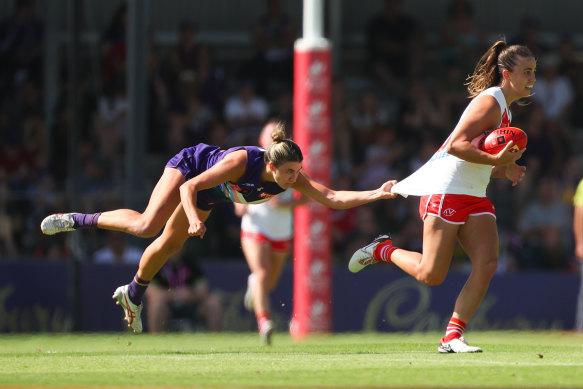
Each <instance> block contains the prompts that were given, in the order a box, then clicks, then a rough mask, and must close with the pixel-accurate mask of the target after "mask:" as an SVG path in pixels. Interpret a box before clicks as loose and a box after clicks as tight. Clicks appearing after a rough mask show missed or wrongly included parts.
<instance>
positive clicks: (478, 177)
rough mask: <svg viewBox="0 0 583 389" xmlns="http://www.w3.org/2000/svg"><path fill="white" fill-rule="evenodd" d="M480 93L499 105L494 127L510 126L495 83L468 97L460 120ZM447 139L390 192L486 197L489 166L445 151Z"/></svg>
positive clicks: (506, 111) (503, 102)
mask: <svg viewBox="0 0 583 389" xmlns="http://www.w3.org/2000/svg"><path fill="white" fill-rule="evenodd" d="M483 95H489V96H492V97H494V98H495V99H496V101H497V102H498V105H500V123H499V124H498V126H497V127H496V128H502V127H508V126H510V121H511V120H512V116H511V113H510V110H509V109H508V105H507V104H506V98H505V97H504V93H502V89H500V87H497V86H496V87H491V88H488V89H486V90H485V91H483V92H482V93H480V94H479V95H478V96H476V97H475V98H474V99H472V101H470V104H468V106H467V107H466V109H465V110H464V112H463V114H462V116H461V118H460V122H461V121H462V120H463V118H464V116H465V115H466V113H467V111H468V109H469V107H471V106H472V104H474V102H475V101H476V99H478V98H479V97H481V96H483ZM458 124H459V122H458ZM456 127H457V126H456ZM488 132H490V131H488ZM486 133H487V132H486ZM486 133H484V135H486ZM450 139H451V134H450V136H449V137H448V138H447V139H446V140H445V142H444V143H443V145H441V147H440V148H439V149H438V150H437V152H436V153H435V154H433V156H432V157H431V159H429V161H427V162H426V163H425V164H424V165H423V166H421V167H420V168H419V169H418V170H417V171H415V172H414V173H413V174H411V175H410V176H409V177H407V178H405V179H404V180H403V181H400V182H398V183H397V185H395V186H393V187H392V188H391V192H392V193H397V194H400V195H401V196H403V197H407V196H409V195H413V196H425V195H430V194H461V195H469V196H476V197H486V188H487V187H488V183H489V182H490V175H491V174H492V166H490V165H483V164H478V163H472V162H468V161H464V160H463V159H461V158H458V157H455V156H453V155H451V154H448V153H447V152H446V151H445V148H446V146H447V145H448V143H449V141H450Z"/></svg>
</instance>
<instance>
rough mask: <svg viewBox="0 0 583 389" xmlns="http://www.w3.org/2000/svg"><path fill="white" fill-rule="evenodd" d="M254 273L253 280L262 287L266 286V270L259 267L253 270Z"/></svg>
mask: <svg viewBox="0 0 583 389" xmlns="http://www.w3.org/2000/svg"><path fill="white" fill-rule="evenodd" d="M253 274H255V282H256V283H257V284H259V285H262V286H263V287H267V286H268V285H267V281H268V272H267V269H259V270H256V271H254V272H253Z"/></svg>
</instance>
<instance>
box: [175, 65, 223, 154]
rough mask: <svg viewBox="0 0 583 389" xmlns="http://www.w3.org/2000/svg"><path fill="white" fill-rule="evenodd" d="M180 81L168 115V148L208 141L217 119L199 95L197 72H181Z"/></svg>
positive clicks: (179, 147) (178, 147)
mask: <svg viewBox="0 0 583 389" xmlns="http://www.w3.org/2000/svg"><path fill="white" fill-rule="evenodd" d="M178 82H179V84H178V90H177V92H178V93H177V94H176V95H175V96H174V98H173V99H172V103H171V104H170V112H169V115H168V116H169V126H170V127H169V129H168V134H167V135H166V137H167V139H166V144H167V146H166V147H167V149H168V150H175V149H181V148H184V147H187V145H189V144H196V143H201V142H208V135H209V132H210V129H211V128H212V124H213V122H214V121H215V120H216V118H215V115H214V113H213V111H212V110H211V109H209V107H208V106H206V105H205V104H204V102H203V101H201V99H200V97H199V84H198V82H197V77H196V73H195V72H194V71H192V70H188V71H186V70H185V71H183V72H182V73H181V74H180V76H179V81H178Z"/></svg>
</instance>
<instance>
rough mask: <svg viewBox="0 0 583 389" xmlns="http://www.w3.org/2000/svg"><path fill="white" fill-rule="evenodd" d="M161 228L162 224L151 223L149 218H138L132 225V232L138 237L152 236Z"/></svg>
mask: <svg viewBox="0 0 583 389" xmlns="http://www.w3.org/2000/svg"><path fill="white" fill-rule="evenodd" d="M161 229H162V226H159V225H157V224H155V223H153V222H152V221H151V220H140V221H139V222H138V223H136V225H135V226H134V228H133V230H134V231H133V232H134V235H136V236H137V237H139V238H153V237H154V236H156V235H157V234H158V233H159V232H160V230H161Z"/></svg>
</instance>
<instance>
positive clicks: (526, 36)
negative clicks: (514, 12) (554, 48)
mask: <svg viewBox="0 0 583 389" xmlns="http://www.w3.org/2000/svg"><path fill="white" fill-rule="evenodd" d="M510 44H517V45H525V46H527V47H529V48H530V49H531V51H532V53H533V54H534V56H535V58H542V57H543V56H544V55H545V54H546V53H547V52H548V51H549V50H550V48H549V47H548V45H547V44H546V43H545V42H544V41H543V40H542V38H541V36H540V20H538V19H537V18H535V17H533V16H525V17H524V18H522V20H521V21H520V24H519V28H518V34H516V36H514V37H513V38H512V39H511V40H510Z"/></svg>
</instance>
